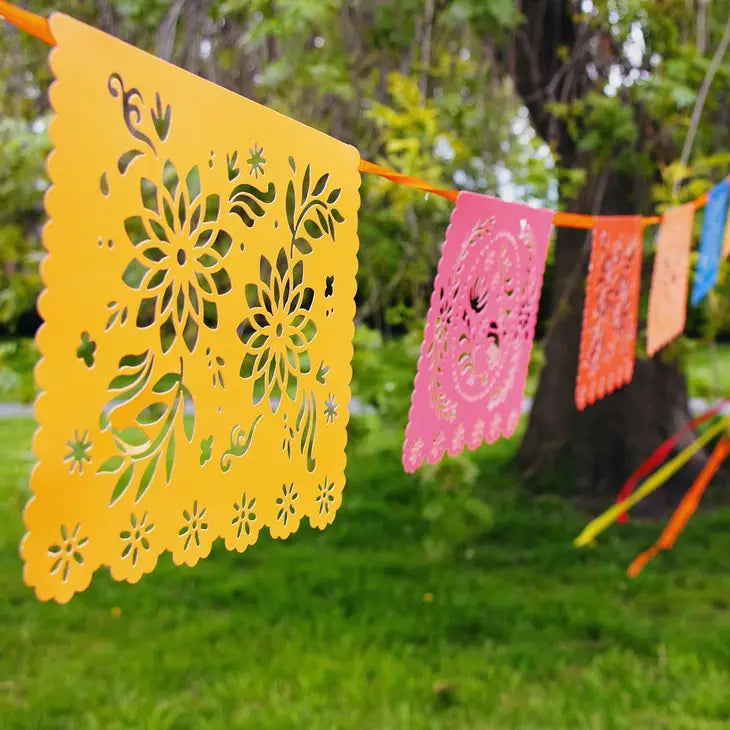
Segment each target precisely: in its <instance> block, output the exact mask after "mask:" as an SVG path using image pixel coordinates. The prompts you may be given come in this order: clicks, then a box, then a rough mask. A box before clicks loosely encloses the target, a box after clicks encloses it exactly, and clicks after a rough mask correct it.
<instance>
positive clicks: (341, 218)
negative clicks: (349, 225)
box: [332, 208, 345, 223]
mask: <svg viewBox="0 0 730 730" xmlns="http://www.w3.org/2000/svg"><path fill="white" fill-rule="evenodd" d="M332 217H333V218H334V219H335V220H336V221H337V222H338V223H344V222H345V217H344V216H343V215H342V213H340V211H339V210H337V208H332Z"/></svg>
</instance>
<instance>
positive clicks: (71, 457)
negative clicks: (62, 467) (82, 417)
mask: <svg viewBox="0 0 730 730" xmlns="http://www.w3.org/2000/svg"><path fill="white" fill-rule="evenodd" d="M88 436H89V432H88V431H84V433H83V435H82V436H81V437H79V432H78V431H74V437H73V439H72V440H71V441H67V442H66V445H67V446H68V447H69V449H70V451H69V452H68V454H66V456H65V457H64V459H63V460H64V462H65V463H67V464H68V465H69V471H70V472H71V473H72V474H73V473H74V470H75V469H77V468H78V470H79V474H82V473H83V471H84V462H85V461H87V462H90V461H91V456H90V454H89V451H90V450H91V446H92V443H91V441H87V438H88Z"/></svg>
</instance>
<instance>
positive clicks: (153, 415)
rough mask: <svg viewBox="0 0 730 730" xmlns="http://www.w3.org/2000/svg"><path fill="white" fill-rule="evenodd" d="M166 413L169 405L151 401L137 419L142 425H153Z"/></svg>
mask: <svg viewBox="0 0 730 730" xmlns="http://www.w3.org/2000/svg"><path fill="white" fill-rule="evenodd" d="M166 413H167V406H166V405H165V404H164V403H160V402H157V403H150V405H148V406H146V407H145V408H143V409H142V410H141V411H140V412H139V414H138V415H137V419H136V420H137V423H139V425H140V426H151V425H152V424H153V423H157V422H158V421H160V420H161V419H162V418H164V417H165V415H166Z"/></svg>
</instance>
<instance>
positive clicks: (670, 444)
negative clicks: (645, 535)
mask: <svg viewBox="0 0 730 730" xmlns="http://www.w3.org/2000/svg"><path fill="white" fill-rule="evenodd" d="M727 403H730V398H724V399H723V400H721V401H719V402H718V403H716V404H715V406H714V407H713V408H711V409H710V410H709V411H706V412H705V413H703V414H702V415H701V416H697V418H693V419H692V420H691V421H688V422H687V425H686V426H685V427H684V428H683V429H682V430H681V431H677V433H675V434H674V435H673V436H670V437H669V438H668V439H667V440H666V441H664V443H662V444H660V445H659V446H657V448H656V449H655V450H654V451H653V452H652V454H651V456H650V457H649V458H648V459H647V460H646V461H645V462H644V463H643V464H641V466H639V468H638V469H636V471H635V472H634V473H633V474H632V475H631V476H630V477H629V478H628V479H627V480H626V482H625V483H624V485H623V487H621V491H620V492H619V495H618V497H617V498H616V503H617V504H620V503H621V502H623V501H624V500H625V499H626V498H627V497H628V496H629V494H631V492H633V491H634V489H635V488H636V485H637V483H638V482H639V481H640V480H641V479H643V478H644V477H646V476H648V475H649V474H650V473H651V472H652V471H654V469H655V468H656V467H657V466H659V464H661V463H662V462H663V461H664V460H665V459H666V458H667V457H668V456H669V454H671V453H672V451H673V450H674V448H675V447H676V446H677V444H678V443H679V441H680V440H681V439H682V438H683V437H684V436H686V435H687V434H688V433H689V432H690V431H694V430H695V429H696V428H697V427H698V426H701V425H702V424H703V423H705V422H706V421H708V420H709V419H710V418H712V417H713V416H716V415H717V414H718V413H719V412H720V409H721V408H722V407H723V406H724V405H726V404H727ZM628 519H629V517H628V515H627V513H626V512H624V513H622V514H621V516H620V517H619V518H618V521H619V522H628Z"/></svg>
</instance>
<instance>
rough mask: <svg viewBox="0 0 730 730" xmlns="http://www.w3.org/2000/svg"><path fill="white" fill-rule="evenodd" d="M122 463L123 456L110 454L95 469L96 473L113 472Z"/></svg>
mask: <svg viewBox="0 0 730 730" xmlns="http://www.w3.org/2000/svg"><path fill="white" fill-rule="evenodd" d="M122 464H124V457H122V456H110V457H109V458H108V459H107V460H106V461H105V462H104V463H103V464H102V465H101V466H100V467H99V468H98V469H97V470H96V473H97V474H113V473H114V472H117V471H119V469H120V468H121V466H122Z"/></svg>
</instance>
